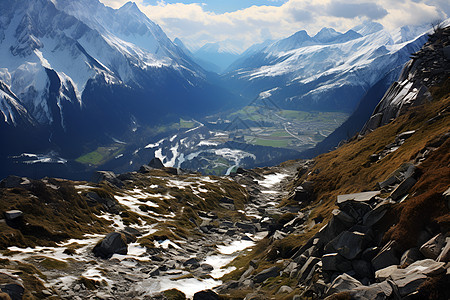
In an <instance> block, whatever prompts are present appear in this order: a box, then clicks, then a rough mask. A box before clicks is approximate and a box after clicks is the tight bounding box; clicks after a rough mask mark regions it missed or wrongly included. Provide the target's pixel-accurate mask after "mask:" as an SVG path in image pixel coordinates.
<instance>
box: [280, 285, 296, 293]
mask: <svg viewBox="0 0 450 300" xmlns="http://www.w3.org/2000/svg"><path fill="white" fill-rule="evenodd" d="M293 291H294V290H293V289H292V288H291V287H289V286H287V285H283V286H282V287H280V289H279V290H278V292H277V294H290V293H292V292H293Z"/></svg>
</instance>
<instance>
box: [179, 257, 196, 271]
mask: <svg viewBox="0 0 450 300" xmlns="http://www.w3.org/2000/svg"><path fill="white" fill-rule="evenodd" d="M183 266H185V267H189V268H191V269H197V268H199V267H200V262H199V261H198V259H197V258H195V257H193V258H190V259H188V260H186V261H185V262H184V263H183Z"/></svg>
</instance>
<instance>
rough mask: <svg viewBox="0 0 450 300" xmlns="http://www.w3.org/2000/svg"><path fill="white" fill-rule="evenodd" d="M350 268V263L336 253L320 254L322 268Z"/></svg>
mask: <svg viewBox="0 0 450 300" xmlns="http://www.w3.org/2000/svg"><path fill="white" fill-rule="evenodd" d="M351 269H352V263H351V262H350V261H348V260H346V259H345V258H344V257H342V256H341V255H339V254H338V253H330V254H325V255H323V256H322V270H324V271H339V272H347V271H350V270H351Z"/></svg>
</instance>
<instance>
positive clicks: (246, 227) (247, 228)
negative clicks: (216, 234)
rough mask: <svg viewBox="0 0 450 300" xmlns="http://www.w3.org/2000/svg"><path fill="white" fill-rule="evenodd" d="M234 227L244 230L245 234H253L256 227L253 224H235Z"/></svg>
mask: <svg viewBox="0 0 450 300" xmlns="http://www.w3.org/2000/svg"><path fill="white" fill-rule="evenodd" d="M236 226H237V227H238V228H240V229H242V230H244V231H245V232H249V233H255V232H256V227H255V225H253V224H248V223H242V222H236Z"/></svg>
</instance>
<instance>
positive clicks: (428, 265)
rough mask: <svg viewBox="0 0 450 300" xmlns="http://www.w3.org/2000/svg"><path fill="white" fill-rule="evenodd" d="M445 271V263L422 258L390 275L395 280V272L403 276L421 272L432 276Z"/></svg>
mask: <svg viewBox="0 0 450 300" xmlns="http://www.w3.org/2000/svg"><path fill="white" fill-rule="evenodd" d="M444 272H445V263H443V262H436V261H434V260H432V259H423V260H419V261H416V262H414V263H412V264H411V265H409V266H408V267H407V268H405V269H399V271H398V272H395V273H394V274H393V275H392V276H391V277H392V278H393V279H394V280H396V279H397V277H396V276H397V274H400V275H399V276H400V277H401V276H403V275H404V274H406V275H408V274H412V273H417V274H423V275H426V276H434V275H438V274H441V273H444Z"/></svg>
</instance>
